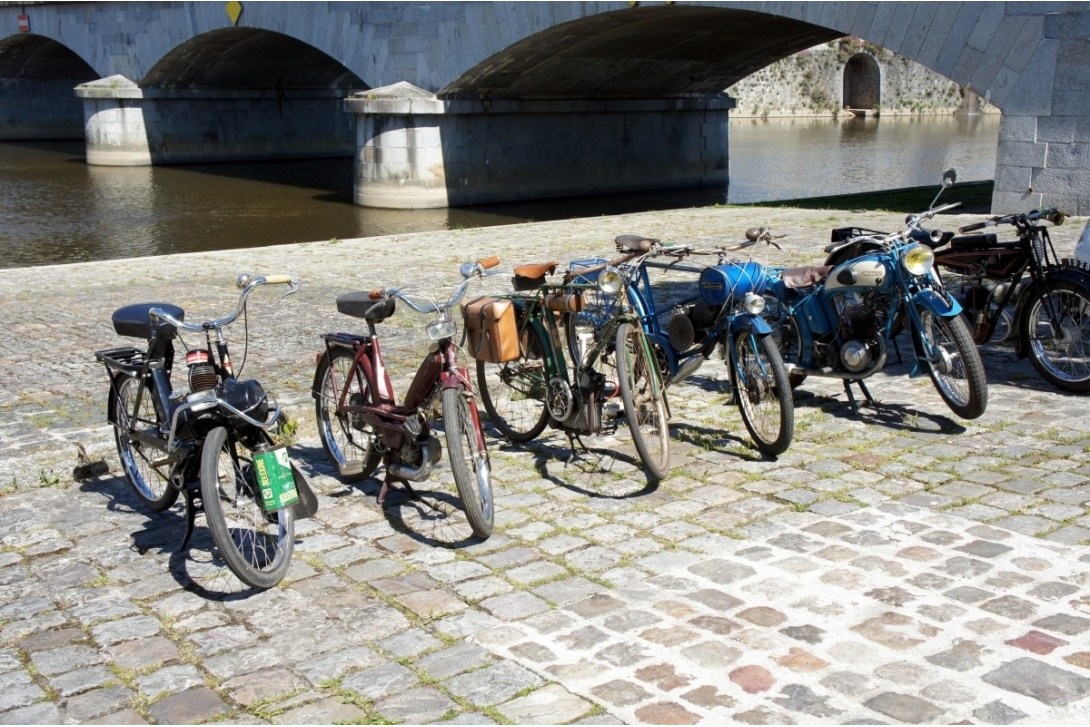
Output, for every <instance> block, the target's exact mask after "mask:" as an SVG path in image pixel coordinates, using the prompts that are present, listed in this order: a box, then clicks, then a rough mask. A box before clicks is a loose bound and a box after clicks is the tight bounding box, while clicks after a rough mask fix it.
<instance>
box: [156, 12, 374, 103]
mask: <svg viewBox="0 0 1090 727" xmlns="http://www.w3.org/2000/svg"><path fill="white" fill-rule="evenodd" d="M139 85H140V86H142V87H145V88H233V89H238V88H251V89H253V88H256V89H304V88H307V89H312V88H324V89H341V90H348V89H357V90H358V89H367V88H370V87H369V86H368V85H367V84H365V83H364V82H363V80H362V79H360V77H359V76H357V75H356V74H355V73H353V72H352V71H351V70H349V69H348V68H346V67H345V66H344V65H343V64H342V63H341V62H340V61H338V60H337V59H335V58H333V57H332V56H330V55H328V54H327V53H325V52H323V51H321V50H319V49H318V48H315V47H314V46H312V45H309V44H308V43H305V42H304V41H302V40H299V39H298V38H294V37H292V36H290V35H285V34H283V33H278V32H275V31H271V30H263V29H260V28H237V27H232V28H221V29H218V30H212V31H209V32H207V33H202V34H201V35H198V36H195V37H193V38H190V39H189V40H187V41H185V42H184V43H182V44H180V45H178V46H176V47H175V48H173V49H171V50H170V51H169V52H168V53H167V54H166V55H164V56H163V57H162V58H160V59H159V61H158V62H156V64H155V65H154V66H153V67H152V68H151V69H150V70H149V71H148V73H147V74H146V75H145V76H144V77H143V78H142V79H140V81H139Z"/></svg>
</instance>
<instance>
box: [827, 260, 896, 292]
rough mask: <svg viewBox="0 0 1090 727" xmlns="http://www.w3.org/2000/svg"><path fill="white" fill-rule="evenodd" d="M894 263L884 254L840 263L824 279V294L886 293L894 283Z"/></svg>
mask: <svg viewBox="0 0 1090 727" xmlns="http://www.w3.org/2000/svg"><path fill="white" fill-rule="evenodd" d="M893 266H894V261H893V259H892V258H890V256H889V255H886V254H872V255H864V256H862V257H857V258H854V259H852V260H848V261H846V262H844V263H841V264H840V265H838V266H837V267H835V268H833V270H832V271H831V272H830V273H829V277H828V278H826V279H825V292H826V294H834V295H835V294H840V293H864V292H868V291H874V292H878V293H886V292H889V291H890V290H892V289H893V287H894V285H895V282H894V279H895V271H894V269H893Z"/></svg>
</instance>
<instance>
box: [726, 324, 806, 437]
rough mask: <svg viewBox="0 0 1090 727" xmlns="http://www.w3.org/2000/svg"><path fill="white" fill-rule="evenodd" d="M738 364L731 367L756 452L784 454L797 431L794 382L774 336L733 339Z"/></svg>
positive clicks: (743, 334)
mask: <svg viewBox="0 0 1090 727" xmlns="http://www.w3.org/2000/svg"><path fill="white" fill-rule="evenodd" d="M734 346H735V350H736V351H737V352H738V361H736V362H732V363H731V367H730V368H731V379H732V380H733V382H734V391H735V399H736V400H737V402H738V410H739V411H740V412H741V414H742V422H743V423H744V424H745V425H746V429H747V430H748V431H749V435H750V436H751V437H752V438H753V442H754V444H756V445H757V449H759V450H760V451H761V452H763V453H764V454H767V455H772V456H775V455H778V454H783V453H784V452H785V451H787V448H788V447H789V446H791V439H792V437H793V436H794V431H795V404H794V402H793V400H792V397H791V381H790V378H789V376H788V374H787V369H786V368H785V367H784V365H783V359H782V358H781V357H780V351H779V349H778V348H776V342H775V341H773V340H772V336H754V335H752V334H750V333H749V332H748V331H739V332H738V333H737V334H736V336H735V339H734Z"/></svg>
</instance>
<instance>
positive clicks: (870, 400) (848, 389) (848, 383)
mask: <svg viewBox="0 0 1090 727" xmlns="http://www.w3.org/2000/svg"><path fill="white" fill-rule="evenodd" d="M855 383H856V384H859V390H860V391H861V392H863V396H864V397H865V398H866V400H867V402H866V403H867V404H869V405H871V406H874V407H877V406H878V402H877V401H875V399H874V397H873V396H872V395H871V393H870V389H868V388H867V385H866V384H865V383H863V380H862V379H855ZM844 393H845V394H847V395H848V403H849V404H851V407H852V409H854V410H855V411H859V403H858V402H856V400H855V395H854V394H852V379H844Z"/></svg>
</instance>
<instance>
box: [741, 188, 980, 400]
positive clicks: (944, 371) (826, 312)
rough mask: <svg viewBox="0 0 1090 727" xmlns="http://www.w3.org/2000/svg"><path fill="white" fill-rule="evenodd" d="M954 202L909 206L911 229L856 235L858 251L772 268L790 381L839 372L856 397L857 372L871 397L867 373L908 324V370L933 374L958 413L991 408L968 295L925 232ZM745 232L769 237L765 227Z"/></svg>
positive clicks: (771, 298) (771, 309)
mask: <svg viewBox="0 0 1090 727" xmlns="http://www.w3.org/2000/svg"><path fill="white" fill-rule="evenodd" d="M932 204H934V203H932ZM955 206H957V204H956V203H954V204H948V205H942V206H940V207H938V208H932V209H929V210H928V211H927V212H924V213H922V214H920V215H914V216H911V217H909V218H908V220H907V221H906V227H905V229H904V230H902V231H900V232H897V233H894V234H891V235H879V234H875V235H869V236H863V237H862V238H856V239H854V240H853V241H852V242H853V243H855V244H856V245H857V248H856V249H858V250H860V251H861V252H862V254H859V255H858V256H852V257H850V258H849V259H846V260H841V261H838V262H834V263H833V264H829V265H823V266H815V267H799V268H787V269H784V268H767V269H766V270H767V273H768V276H769V286H768V289H767V290H766V292H765V300H766V303H767V305H766V313H765V318H766V320H768V321H769V323H770V324H772V325H773V327H774V328H775V333H774V336H775V338H776V340H777V343H778V345H779V349H780V353H781V355H782V356H783V359H784V362H785V363H787V364H788V367H789V369H790V371H789V373H788V376H789V378H790V380H791V386H792V387H796V386H798V385H799V384H801V383H802V381H803V380H804V379H805V378H806V377H807V376H824V377H829V378H837V379H841V380H842V381H843V382H844V391H845V392H846V394H847V396H848V400H849V402H850V403H851V404H852V406H856V401H855V397H854V396H853V394H852V389H851V384H852V383H853V382H854V383H855V384H857V385H858V386H859V389H860V391H861V392H862V393H863V395H864V396H865V397H866V399H867V402H868V403H870V404H874V403H875V401H874V397H873V396H871V393H870V391H869V390H868V389H867V386H866V384H865V383H864V379H866V378H868V377H869V376H873V375H874V374H876V373H878V372H879V371H881V370H882V367H883V366H885V364H886V361H887V359H888V358H889V353H890V349H891V348H893V347H894V343H893V341H894V337H895V336H896V335H897V334H898V333H899V332H900V331H901V330H902V329H905V330H907V332H908V335H909V336H911V339H912V347H913V352H914V353H915V356H916V363H915V365H914V366H913V368H912V372H911V373H910V374H909V375H910V376H911V377H917V376H923V375H925V374H927V375H929V376H930V377H931V381H932V383H934V385H935V388H936V389H937V390H938V392H939V395H940V396H941V397H942V399H943V401H945V402H946V404H947V405H948V406H949V407H950V409H951V410H952V411H953V412H954V413H955V414H957V415H958V416H959V417H961V418H963V419H976V418H977V417H979V416H980V415H982V414H983V413H984V410H985V408H986V407H987V405H988V384H987V379H986V377H985V374H984V364H983V362H982V361H981V360H980V353H979V351H977V348H976V345H975V344H974V343H973V337H972V335H971V334H970V333H969V329H968V328H967V327H966V325H965V321H964V319H963V317H962V316H961V315H960V314H961V311H962V308H961V305H960V304H959V303H958V302H957V300H956V299H955V298H954V297H953V296H951V295H949V294H948V293H947V292H946V291H945V290H944V289H943V286H942V283H941V281H940V280H939V278H938V275H937V273H935V272H934V263H935V253H934V251H933V250H932V248H931V245H929V244H926V243H925V242H921V241H920V240H919V237H920V235H921V231H923V227H922V224H923V223H924V222H925V221H926V220H929V219H931V218H932V217H934V215H935V214H937V213H939V212H943V211H945V210H948V209H951V208H952V207H955ZM923 234H925V235H928V237H929V238H932V237H933V238H935V239H934V240H933V242H934V243H937V242H938V241H939V239H941V235H942V233H941V232H940V231H938V230H935V231H933V232H930V233H928V232H923ZM747 236H749V237H751V239H757V240H762V239H771V235H770V232H769V231H768V230H767V229H766V228H761V229H759V230H751V231H750V232H748V233H747ZM929 241H932V240H929ZM827 251H829V252H835V250H827ZM898 355H899V354H898Z"/></svg>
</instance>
